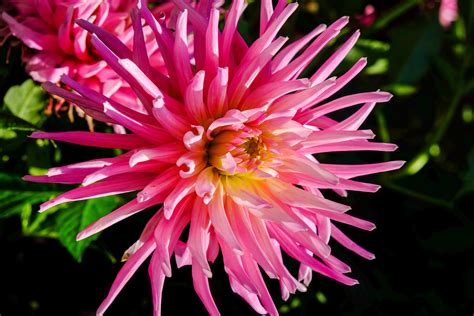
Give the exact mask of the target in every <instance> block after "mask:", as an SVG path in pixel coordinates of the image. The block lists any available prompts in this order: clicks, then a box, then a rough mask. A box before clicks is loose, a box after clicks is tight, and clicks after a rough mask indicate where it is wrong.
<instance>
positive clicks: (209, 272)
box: [202, 269, 212, 279]
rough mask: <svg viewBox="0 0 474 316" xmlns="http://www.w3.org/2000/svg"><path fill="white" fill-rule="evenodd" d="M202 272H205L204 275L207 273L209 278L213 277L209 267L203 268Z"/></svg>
mask: <svg viewBox="0 0 474 316" xmlns="http://www.w3.org/2000/svg"><path fill="white" fill-rule="evenodd" d="M202 272H203V273H204V275H205V276H206V277H207V278H208V279H210V278H212V272H211V270H209V269H202Z"/></svg>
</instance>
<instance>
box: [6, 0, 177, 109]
mask: <svg viewBox="0 0 474 316" xmlns="http://www.w3.org/2000/svg"><path fill="white" fill-rule="evenodd" d="M135 5H136V0H105V1H103V0H92V1H83V0H66V1H65V0H35V1H33V0H6V1H5V3H4V6H5V7H4V9H3V10H5V11H4V12H3V13H2V19H3V23H6V24H7V26H8V29H9V32H10V33H11V34H12V35H14V36H15V37H17V38H18V39H20V40H21V42H22V43H23V44H24V45H25V46H26V47H28V48H29V50H28V51H27V52H26V54H24V56H23V60H24V62H25V63H26V71H27V72H28V74H29V75H30V76H31V77H32V78H33V80H35V81H38V82H46V81H51V82H54V83H57V82H59V81H60V77H61V75H63V74H67V75H68V76H70V77H72V78H74V79H76V80H78V81H79V82H80V83H82V84H85V85H87V86H88V87H90V88H93V89H94V90H96V91H98V92H100V93H103V94H105V95H107V96H111V95H114V97H115V98H117V99H118V98H119V97H121V96H122V97H124V98H127V97H129V96H130V94H131V92H130V91H129V90H130V88H128V85H127V84H126V82H125V81H123V80H122V79H121V78H120V76H118V75H117V74H116V73H115V72H114V71H113V70H111V69H110V68H109V67H108V66H107V63H106V62H104V61H103V60H102V59H101V58H100V57H99V56H98V55H97V54H96V52H95V51H93V50H92V49H91V47H90V43H89V41H90V36H88V33H87V31H86V30H84V29H83V28H81V27H80V26H78V25H76V24H75V23H74V21H75V20H76V19H84V20H87V21H89V22H91V23H93V24H94V25H95V26H97V27H101V28H103V29H105V30H107V31H109V32H111V33H112V34H114V35H116V36H118V37H119V38H120V40H121V41H123V42H124V43H126V45H127V46H129V47H131V46H132V39H133V30H132V27H131V20H130V10H131V9H132V8H133V7H134V6H135ZM171 8H172V7H171V6H170V4H169V3H168V4H165V5H162V6H161V7H160V8H158V9H159V10H161V11H162V10H165V11H169V10H170V9H171ZM3 10H2V11H3ZM7 12H9V13H10V14H11V15H10V14H9V13H7ZM4 32H5V31H4ZM149 33H151V31H150V32H149ZM7 35H9V34H4V35H3V38H4V40H5V38H6V37H8V36H7ZM150 35H151V34H150ZM149 39H150V40H148V38H147V46H148V53H149V54H150V62H151V63H152V64H153V66H154V67H155V68H158V69H160V68H163V67H162V65H163V64H162V59H161V55H160V54H159V51H158V50H157V48H158V47H157V45H156V44H154V41H152V38H151V37H150V38H149ZM162 70H164V69H162ZM120 88H122V89H121V90H120ZM123 102H125V101H124V100H123ZM129 103H136V100H130V102H129Z"/></svg>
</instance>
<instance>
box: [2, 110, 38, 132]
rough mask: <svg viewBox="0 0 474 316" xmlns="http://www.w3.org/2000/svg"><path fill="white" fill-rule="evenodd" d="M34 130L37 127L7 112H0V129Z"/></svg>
mask: <svg viewBox="0 0 474 316" xmlns="http://www.w3.org/2000/svg"><path fill="white" fill-rule="evenodd" d="M2 129H3V130H16V131H35V130H37V129H38V128H37V127H36V126H34V125H33V124H30V123H28V122H27V121H25V120H22V119H21V118H19V117H16V116H14V115H12V114H10V113H7V112H3V111H2V112H0V130H2Z"/></svg>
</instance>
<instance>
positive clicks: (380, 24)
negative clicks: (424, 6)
mask: <svg viewBox="0 0 474 316" xmlns="http://www.w3.org/2000/svg"><path fill="white" fill-rule="evenodd" d="M421 3H423V1H422V0H408V1H403V2H402V3H400V4H399V5H397V6H395V7H394V8H392V9H391V10H390V11H388V12H385V13H384V15H383V17H381V18H380V19H378V20H377V21H376V22H375V23H374V25H373V27H372V30H374V31H380V30H381V29H383V28H384V27H386V26H387V25H388V24H389V23H390V22H392V21H393V20H395V19H396V18H398V17H399V16H400V15H402V14H403V13H405V12H406V11H408V10H410V9H411V8H412V7H414V6H416V5H417V4H421Z"/></svg>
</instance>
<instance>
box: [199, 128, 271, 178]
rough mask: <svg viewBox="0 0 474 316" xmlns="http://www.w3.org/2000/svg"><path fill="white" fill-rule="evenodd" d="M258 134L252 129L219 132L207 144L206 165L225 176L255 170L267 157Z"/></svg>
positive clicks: (263, 143)
mask: <svg viewBox="0 0 474 316" xmlns="http://www.w3.org/2000/svg"><path fill="white" fill-rule="evenodd" d="M260 134H261V132H260V131H258V130H252V129H248V130H247V129H244V130H240V131H233V130H224V131H221V132H220V133H219V134H218V135H216V137H215V138H214V139H213V140H211V141H210V142H209V144H208V149H207V156H208V164H209V165H211V166H213V167H215V168H217V169H218V171H219V172H220V173H221V174H225V175H235V174H241V173H246V172H251V171H254V170H256V169H257V168H258V167H259V166H260V165H261V164H262V163H264V161H265V157H266V156H267V146H266V145H265V142H264V140H263V139H262V137H260Z"/></svg>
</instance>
